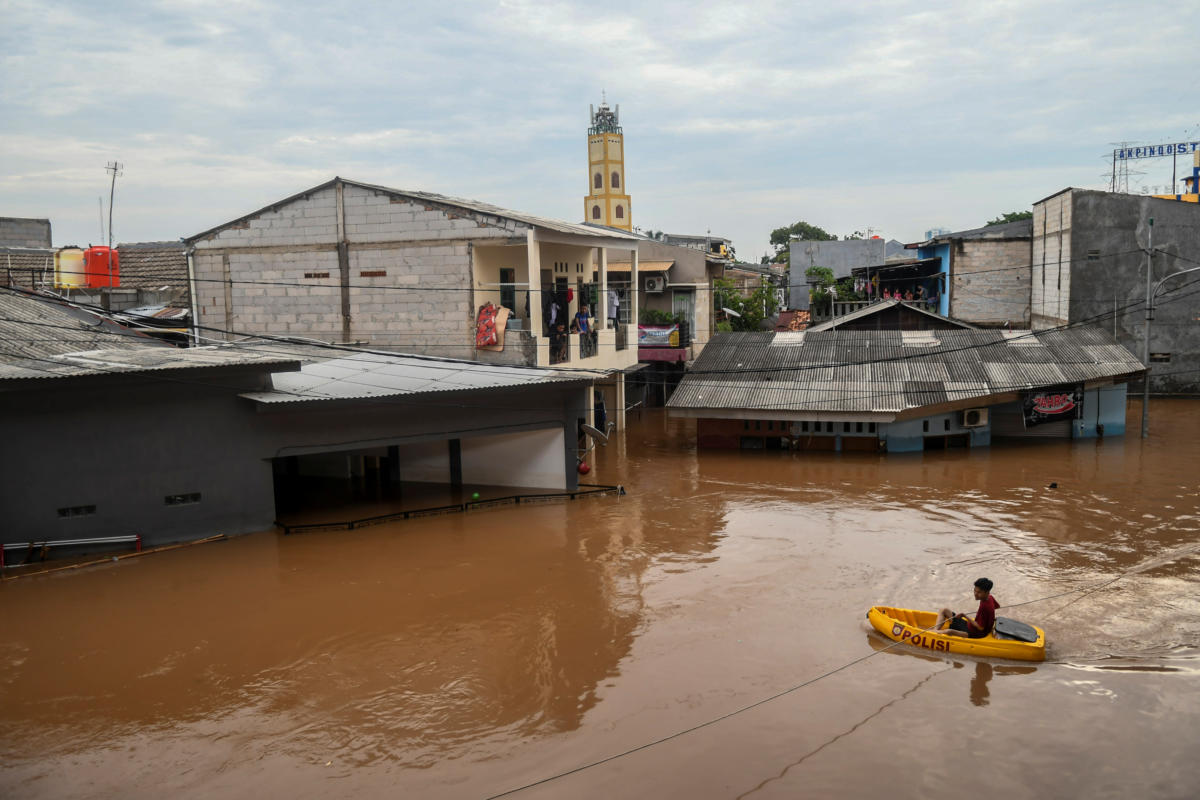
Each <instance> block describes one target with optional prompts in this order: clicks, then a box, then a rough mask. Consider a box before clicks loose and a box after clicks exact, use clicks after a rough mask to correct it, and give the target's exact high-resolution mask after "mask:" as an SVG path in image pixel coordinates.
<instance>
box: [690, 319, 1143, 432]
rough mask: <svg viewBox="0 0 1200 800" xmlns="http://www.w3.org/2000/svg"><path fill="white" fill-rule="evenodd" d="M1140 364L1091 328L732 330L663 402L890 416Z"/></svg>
mask: <svg viewBox="0 0 1200 800" xmlns="http://www.w3.org/2000/svg"><path fill="white" fill-rule="evenodd" d="M1142 369H1143V367H1142V364H1141V363H1140V362H1139V361H1138V360H1137V358H1135V357H1134V355H1133V354H1132V353H1130V352H1129V351H1128V350H1126V349H1125V348H1124V347H1122V346H1121V345H1119V344H1117V343H1116V341H1115V340H1114V339H1113V338H1112V337H1110V336H1109V335H1108V334H1107V333H1105V332H1104V331H1101V330H1098V329H1095V328H1071V329H1066V330H1055V331H1047V332H1044V333H1035V332H1028V331H1021V332H1014V333H1012V334H1009V333H1005V332H1001V331H996V330H946V331H928V332H908V331H836V330H834V331H817V330H813V329H811V328H810V329H809V330H807V331H805V332H804V333H803V334H796V333H787V332H783V333H730V334H718V335H717V336H715V337H713V339H712V340H711V341H710V342H709V343H708V344H707V345H706V346H705V348H704V351H703V352H702V353H701V354H700V356H699V358H697V359H696V362H695V364H694V365H693V367H692V370H691V371H690V372H688V373H687V374H686V375H685V376H684V378H683V380H682V381H681V382H680V384H679V387H678V388H677V389H676V390H675V393H674V394H673V395H672V397H671V400H670V401H669V402H668V403H667V406H668V407H669V408H677V409H737V410H783V411H844V412H874V413H884V412H887V413H892V412H900V411H905V410H908V409H912V408H919V407H922V406H928V405H936V404H941V403H945V402H948V401H960V400H971V399H974V398H985V397H988V396H990V395H996V394H1001V393H1005V392H1012V391H1019V390H1022V389H1024V388H1026V387H1027V386H1028V387H1033V388H1040V387H1049V386H1057V385H1063V384H1071V383H1079V382H1084V381H1091V380H1102V379H1105V378H1115V377H1120V376H1125V375H1130V374H1133V373H1137V372H1140V371H1141V370H1142Z"/></svg>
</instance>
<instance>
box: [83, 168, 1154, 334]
mask: <svg viewBox="0 0 1200 800" xmlns="http://www.w3.org/2000/svg"><path fill="white" fill-rule="evenodd" d="M124 167H125V165H124V164H121V163H119V162H117V161H110V162H108V166H107V167H105V168H104V169H105V170H106V171H108V172H111V173H112V184H111V185H110V186H109V189H108V305H109V309H108V310H109V311H112V288H113V280H112V278H113V272H112V247H113V234H112V217H113V197H114V196H115V195H116V192H117V176H119V175H121V174H123V173H122V172H121V170H122V169H124ZM1151 224H1153V223H1151Z"/></svg>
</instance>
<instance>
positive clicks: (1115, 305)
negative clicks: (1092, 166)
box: [1070, 189, 1200, 430]
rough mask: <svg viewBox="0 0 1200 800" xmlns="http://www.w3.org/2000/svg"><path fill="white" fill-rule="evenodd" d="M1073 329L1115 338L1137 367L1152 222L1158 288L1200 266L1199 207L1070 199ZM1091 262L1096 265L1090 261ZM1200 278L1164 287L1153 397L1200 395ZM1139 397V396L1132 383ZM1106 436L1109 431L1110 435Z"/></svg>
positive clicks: (1157, 316) (1101, 195)
mask: <svg viewBox="0 0 1200 800" xmlns="http://www.w3.org/2000/svg"><path fill="white" fill-rule="evenodd" d="M1071 196H1072V200H1073V207H1072V211H1071V217H1072V220H1073V224H1072V230H1071V248H1072V249H1071V263H1072V275H1071V278H1072V281H1071V295H1070V322H1071V323H1083V322H1085V321H1086V322H1088V324H1092V325H1096V326H1097V327H1100V328H1102V329H1104V330H1106V331H1108V332H1109V333H1111V334H1112V335H1113V336H1114V337H1115V338H1116V339H1117V341H1118V342H1120V343H1121V344H1122V345H1124V346H1125V347H1126V348H1128V349H1129V351H1130V352H1132V353H1133V354H1134V355H1136V356H1137V357H1138V358H1139V359H1140V358H1141V357H1142V349H1143V346H1144V342H1145V314H1144V310H1143V309H1144V303H1145V298H1146V254H1145V248H1146V247H1147V246H1148V245H1149V243H1150V219H1151V218H1153V219H1154V236H1153V238H1154V249H1155V256H1154V265H1153V266H1154V274H1153V276H1154V280H1155V281H1158V280H1159V279H1162V278H1164V277H1166V276H1167V275H1169V274H1171V273H1176V272H1179V271H1181V270H1183V269H1187V268H1189V267H1193V266H1196V262H1198V261H1200V206H1197V205H1196V204H1195V203H1180V202H1178V201H1175V200H1161V199H1157V198H1153V197H1144V196H1139V195H1129V194H1118V193H1113V192H1101V191H1092V190H1082V189H1075V190H1072V192H1071ZM1093 259H1094V260H1093ZM1198 288H1200V273H1192V274H1190V275H1183V276H1180V277H1179V278H1174V279H1171V280H1169V281H1167V282H1166V283H1165V284H1164V285H1163V286H1162V289H1161V291H1162V294H1160V295H1159V297H1158V299H1157V301H1156V308H1155V312H1154V322H1153V324H1152V326H1151V336H1150V352H1151V353H1159V354H1162V356H1160V358H1161V357H1163V356H1165V357H1167V358H1169V360H1168V361H1157V362H1155V363H1152V364H1151V365H1150V366H1151V367H1152V372H1151V380H1150V388H1151V391H1152V392H1155V393H1166V394H1196V393H1200V324H1197V321H1196V317H1197V314H1196V303H1195V297H1194V295H1193V294H1192V293H1193V292H1195V291H1196V290H1197V289H1198ZM1132 390H1133V391H1134V392H1138V391H1140V390H1141V382H1140V381H1135V383H1134V386H1133V387H1132ZM1106 430H1107V428H1106Z"/></svg>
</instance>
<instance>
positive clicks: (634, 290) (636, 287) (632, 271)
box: [625, 247, 642, 348]
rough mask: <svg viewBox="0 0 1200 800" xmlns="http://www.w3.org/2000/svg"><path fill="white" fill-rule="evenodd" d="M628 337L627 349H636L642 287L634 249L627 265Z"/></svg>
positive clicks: (636, 254) (635, 249)
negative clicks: (628, 290) (628, 289)
mask: <svg viewBox="0 0 1200 800" xmlns="http://www.w3.org/2000/svg"><path fill="white" fill-rule="evenodd" d="M629 288H630V292H629V295H630V297H629V303H630V305H629V327H630V330H629V332H628V333H629V336H628V337H627V338H626V340H625V341H627V342H628V343H629V344H628V346H629V347H633V348H636V347H637V346H638V337H637V324H638V316H639V314H640V312H639V310H638V307H639V306H640V305H641V303H640V299H641V296H642V285H641V281H640V280H639V279H638V251H637V248H636V247H635V248H634V249H633V252H632V253H630V264H629Z"/></svg>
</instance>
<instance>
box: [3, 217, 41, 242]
mask: <svg viewBox="0 0 1200 800" xmlns="http://www.w3.org/2000/svg"><path fill="white" fill-rule="evenodd" d="M53 246H54V245H53V244H51V241H50V220H48V219H28V218H25V217H0V247H53Z"/></svg>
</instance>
